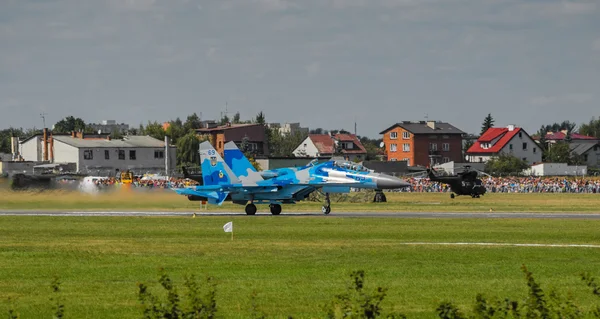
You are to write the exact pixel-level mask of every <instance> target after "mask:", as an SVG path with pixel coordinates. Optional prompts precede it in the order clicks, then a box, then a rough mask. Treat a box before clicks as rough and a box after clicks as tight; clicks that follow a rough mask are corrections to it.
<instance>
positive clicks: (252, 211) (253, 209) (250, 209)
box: [245, 204, 256, 215]
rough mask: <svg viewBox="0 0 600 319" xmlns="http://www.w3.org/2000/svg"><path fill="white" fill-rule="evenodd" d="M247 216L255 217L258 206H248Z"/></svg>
mask: <svg viewBox="0 0 600 319" xmlns="http://www.w3.org/2000/svg"><path fill="white" fill-rule="evenodd" d="M245 210H246V215H254V214H256V205H254V204H248V205H246V209H245Z"/></svg>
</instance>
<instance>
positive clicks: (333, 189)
mask: <svg viewBox="0 0 600 319" xmlns="http://www.w3.org/2000/svg"><path fill="white" fill-rule="evenodd" d="M236 148H237V147H236ZM238 151H239V149H238ZM240 153H241V151H240ZM200 161H201V163H202V164H201V165H202V177H203V182H204V185H202V186H188V187H186V188H179V189H175V191H176V192H177V193H178V194H181V195H187V196H196V197H201V198H206V199H207V200H208V203H209V204H216V205H221V204H222V203H223V202H224V201H225V200H226V199H230V200H231V201H232V202H233V203H235V204H239V205H246V208H245V212H246V214H248V215H254V214H256V210H257V208H256V204H269V205H270V210H271V213H272V214H273V215H279V214H280V213H281V211H282V208H281V204H294V203H296V202H297V201H301V200H303V199H305V198H306V197H308V195H309V194H310V193H312V192H314V191H316V190H317V189H321V190H322V191H323V192H324V193H326V203H325V205H323V208H322V211H323V213H325V214H329V213H330V212H331V203H330V201H329V194H330V193H347V192H349V191H350V188H351V187H352V188H371V189H392V188H401V187H406V186H409V184H408V183H406V182H404V181H402V180H401V179H399V178H396V177H393V176H389V175H385V174H378V173H373V172H371V171H370V170H367V169H364V168H363V169H358V168H359V167H356V168H357V169H356V170H352V169H350V168H351V167H350V168H349V167H347V165H345V163H338V162H335V161H329V162H325V163H322V164H316V165H314V166H309V167H306V168H304V169H299V170H297V171H295V172H288V173H285V174H282V175H279V176H277V177H273V178H270V179H264V178H263V177H262V176H261V174H260V173H259V172H257V171H256V170H255V169H254V168H253V167H252V165H251V164H250V162H249V161H248V159H247V158H246V157H245V156H243V154H242V156H237V158H236V157H234V158H233V159H232V160H231V164H232V166H233V167H234V168H235V169H234V170H235V172H237V174H236V173H234V170H233V169H232V168H231V167H230V166H229V165H227V163H226V162H225V161H224V160H223V158H222V157H221V156H220V155H219V153H217V151H216V150H215V149H214V148H213V147H212V145H211V144H210V143H209V142H203V143H202V144H200Z"/></svg>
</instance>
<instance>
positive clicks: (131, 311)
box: [0, 216, 600, 318]
mask: <svg viewBox="0 0 600 319" xmlns="http://www.w3.org/2000/svg"><path fill="white" fill-rule="evenodd" d="M228 221H233V223H234V240H233V241H232V240H231V237H230V234H229V233H224V232H223V229H222V226H223V224H225V223H226V222H228ZM599 226H600V221H594V220H591V221H583V220H520V219H519V220H511V219H498V220H487V219H468V220H467V219H465V220H455V219H452V220H436V219H419V220H415V219H397V218H390V219H380V218H377V219H375V218H373V219H370V218H311V217H285V216H276V217H274V216H267V217H260V218H256V217H246V216H240V217H233V218H223V217H198V218H183V217H181V218H180V217H172V218H158V217H30V216H20V217H13V216H3V217H0V261H1V262H0V300H1V301H0V312H4V311H5V309H7V308H8V304H7V298H8V297H16V298H17V300H16V302H15V304H16V308H17V309H18V311H19V312H20V313H21V315H22V318H40V317H47V316H49V314H50V313H51V303H50V301H49V298H50V297H51V293H50V282H51V281H52V277H53V276H54V275H58V276H59V277H60V278H61V281H62V282H63V286H62V289H63V294H64V303H65V305H66V309H67V315H68V317H71V318H81V317H85V318H109V317H110V318H136V317H139V315H140V313H141V312H140V308H139V305H138V303H137V299H136V291H137V288H136V283H138V282H145V283H149V284H150V286H151V287H152V289H153V291H154V292H157V293H162V292H163V291H162V289H159V287H158V285H157V279H158V268H159V267H164V268H165V269H166V270H167V272H168V273H169V274H170V275H171V277H172V279H173V280H174V281H175V283H176V284H177V285H178V287H179V288H180V291H181V292H184V289H183V286H182V284H183V281H184V276H185V275H191V274H194V275H197V276H198V277H200V278H202V277H204V276H205V275H211V276H214V277H216V279H217V282H218V287H217V289H218V291H217V296H218V306H219V312H220V313H221V314H222V315H223V316H224V317H226V318H248V317H249V315H250V296H251V294H252V292H253V291H256V292H258V303H259V306H260V308H261V309H262V310H263V311H265V312H266V313H267V314H269V315H270V316H272V317H275V318H283V317H285V316H287V315H294V318H319V317H321V318H322V317H323V312H322V310H321V305H323V304H324V303H325V302H326V301H328V300H330V299H331V298H332V297H333V296H334V295H335V294H338V293H341V292H342V291H343V290H344V288H345V287H346V284H347V279H348V274H349V273H350V271H352V270H358V269H362V270H365V271H366V273H367V285H368V286H369V288H375V287H376V286H384V287H388V288H389V289H390V290H389V296H388V297H387V299H386V301H385V307H386V308H387V309H390V310H392V309H394V310H397V311H401V312H404V313H406V314H407V315H408V316H409V317H410V318H432V317H434V316H435V308H436V306H437V305H438V304H439V303H440V302H442V301H444V300H452V301H455V302H456V303H457V304H458V305H460V306H462V307H463V309H467V307H470V305H471V304H472V301H473V300H474V297H475V294H476V293H478V292H482V293H485V294H486V295H488V296H490V297H498V298H504V297H512V298H519V297H524V296H525V293H526V286H525V282H524V279H523V274H522V273H521V271H520V269H519V267H520V266H521V265H522V264H526V265H527V266H528V267H529V269H530V270H531V271H533V273H534V275H535V276H536V278H537V279H538V281H539V282H541V283H542V287H544V288H549V287H557V288H559V289H560V290H561V291H564V292H569V293H572V294H573V296H574V297H575V299H576V300H577V301H578V302H579V303H580V304H582V305H583V306H584V307H585V308H589V307H590V306H591V305H592V304H593V303H594V302H596V304H597V298H596V299H594V298H595V297H593V296H592V295H591V294H590V293H589V291H588V290H587V288H586V287H585V285H584V284H583V282H581V281H580V280H579V279H578V274H579V273H580V272H585V271H588V272H591V273H593V274H596V275H597V276H598V277H600V249H594V248H550V247H484V246H436V245H433V246H411V245H405V244H404V243H407V242H498V243H541V244H543V243H546V244H557V243H558V244H561V243H562V244H600V234H599V233H598V231H597V229H598V227H599Z"/></svg>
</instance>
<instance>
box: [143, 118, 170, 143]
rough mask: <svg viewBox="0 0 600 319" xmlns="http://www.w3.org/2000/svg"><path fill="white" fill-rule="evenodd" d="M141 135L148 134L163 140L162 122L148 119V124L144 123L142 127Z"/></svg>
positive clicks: (164, 133)
mask: <svg viewBox="0 0 600 319" xmlns="http://www.w3.org/2000/svg"><path fill="white" fill-rule="evenodd" d="M142 135H148V136H152V137H154V138H156V139H159V140H164V139H165V135H166V132H165V130H164V129H163V126H162V124H160V123H158V122H156V121H154V122H150V121H148V125H146V127H144V129H143V132H142Z"/></svg>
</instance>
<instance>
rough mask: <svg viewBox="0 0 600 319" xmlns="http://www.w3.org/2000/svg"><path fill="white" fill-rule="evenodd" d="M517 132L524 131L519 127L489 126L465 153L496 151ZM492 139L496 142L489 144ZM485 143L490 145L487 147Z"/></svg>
mask: <svg viewBox="0 0 600 319" xmlns="http://www.w3.org/2000/svg"><path fill="white" fill-rule="evenodd" d="M519 132H524V130H523V129H522V128H519V127H511V128H507V127H491V128H489V129H488V130H487V131H485V132H484V133H483V134H482V135H481V136H480V137H479V138H478V139H477V141H475V143H474V144H473V145H472V146H471V147H470V148H469V149H468V150H467V153H492V154H494V153H498V152H500V151H501V150H502V149H503V148H504V146H506V144H508V142H509V141H510V140H512V139H513V137H515V135H517V134H518V133H519ZM526 134H527V133H526ZM494 140H497V141H496V143H494V144H491V142H492V141H494ZM485 144H490V145H489V147H487V146H485Z"/></svg>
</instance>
